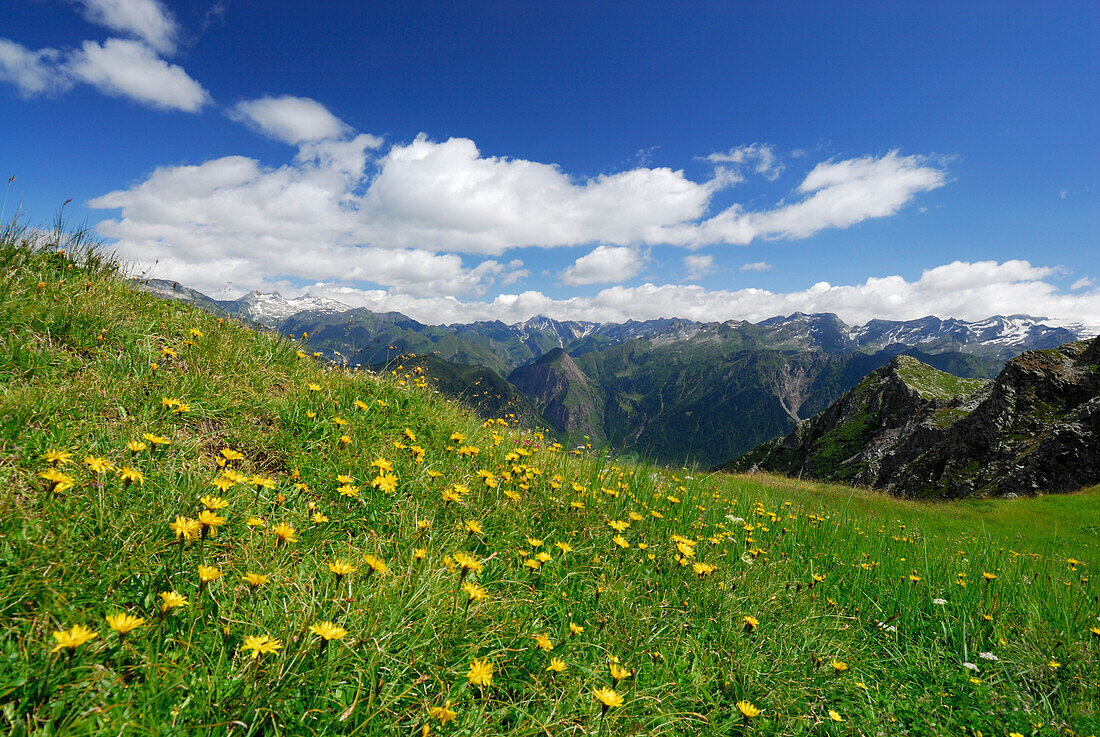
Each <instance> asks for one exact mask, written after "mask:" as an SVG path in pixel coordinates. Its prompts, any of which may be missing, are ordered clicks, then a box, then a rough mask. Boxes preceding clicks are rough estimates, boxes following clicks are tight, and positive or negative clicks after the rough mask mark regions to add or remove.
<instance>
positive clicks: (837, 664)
mask: <svg viewBox="0 0 1100 737" xmlns="http://www.w3.org/2000/svg"><path fill="white" fill-rule="evenodd" d="M829 665H831V666H832V668H833V672H834V673H842V672H843V671H846V670H848V664H847V663H845V662H844V661H843V660H837V659H836V658H833V659H832V660H830V661H829Z"/></svg>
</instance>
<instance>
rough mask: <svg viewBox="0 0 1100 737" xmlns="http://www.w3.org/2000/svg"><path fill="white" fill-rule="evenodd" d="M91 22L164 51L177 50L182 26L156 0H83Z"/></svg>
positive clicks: (85, 14)
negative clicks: (134, 37) (131, 36)
mask: <svg viewBox="0 0 1100 737" xmlns="http://www.w3.org/2000/svg"><path fill="white" fill-rule="evenodd" d="M80 1H81V5H82V6H83V7H84V17H85V18H87V19H88V20H89V21H91V22H92V23H96V24H98V25H101V26H105V27H107V28H110V29H111V30H114V31H121V32H122V33H128V34H130V35H133V36H136V37H137V38H139V39H141V40H143V41H145V43H147V44H148V45H149V46H151V47H153V48H154V49H156V50H157V51H159V52H160V53H162V54H171V53H173V52H174V51H175V50H176V40H177V38H178V37H179V32H180V31H179V25H178V24H177V23H176V19H175V18H174V17H173V16H172V13H171V12H169V10H168V9H167V8H165V7H164V6H163V5H162V4H161V3H159V2H157V0H80Z"/></svg>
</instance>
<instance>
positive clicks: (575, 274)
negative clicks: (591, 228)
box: [560, 246, 645, 287]
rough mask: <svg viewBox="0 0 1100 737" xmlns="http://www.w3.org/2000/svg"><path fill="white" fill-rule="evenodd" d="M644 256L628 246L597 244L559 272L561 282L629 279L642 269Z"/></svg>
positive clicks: (602, 281) (590, 282)
mask: <svg viewBox="0 0 1100 737" xmlns="http://www.w3.org/2000/svg"><path fill="white" fill-rule="evenodd" d="M644 261H645V260H644V258H643V257H642V255H641V254H640V253H639V252H638V251H637V249H634V248H630V247H629V246H622V247H615V246H597V247H596V248H595V249H593V250H592V251H591V252H589V253H588V254H586V255H584V256H581V257H580V258H578V259H577V260H576V261H574V262H573V265H572V266H570V267H569V268H567V269H565V270H564V271H563V272H561V275H560V276H561V280H562V283H563V284H568V285H569V286H572V287H576V286H580V285H582V284H606V283H607V282H623V281H626V280H627V279H631V278H633V277H634V276H636V275H637V274H638V272H639V271H641V270H642V265H643V264H644Z"/></svg>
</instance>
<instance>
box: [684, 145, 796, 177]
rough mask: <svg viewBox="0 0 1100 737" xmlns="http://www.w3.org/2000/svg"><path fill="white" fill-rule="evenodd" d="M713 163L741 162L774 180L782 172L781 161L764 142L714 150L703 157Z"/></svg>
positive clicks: (773, 150)
mask: <svg viewBox="0 0 1100 737" xmlns="http://www.w3.org/2000/svg"><path fill="white" fill-rule="evenodd" d="M703 158H704V159H705V160H706V161H709V162H711V163H713V164H741V165H747V166H749V167H750V168H751V169H752V170H753V171H754V172H756V173H757V174H761V175H763V176H764V178H765V179H767V180H769V181H772V182H774V181H775V180H776V179H778V178H779V175H780V174H782V173H783V169H784V166H783V163H782V162H781V161H779V157H778V156H776V155H775V149H774V148H772V147H771V146H770V145H768V144H766V143H754V144H752V145H749V146H738V147H737V148H731V149H730V150H729V151H725V152H720V151H719V152H715V153H712V154H709V155H707V156H704V157H703Z"/></svg>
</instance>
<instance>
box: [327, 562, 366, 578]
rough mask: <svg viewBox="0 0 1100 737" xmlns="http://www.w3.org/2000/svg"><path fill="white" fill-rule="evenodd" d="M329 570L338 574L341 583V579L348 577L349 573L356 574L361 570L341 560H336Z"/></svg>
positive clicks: (329, 566) (330, 564)
mask: <svg viewBox="0 0 1100 737" xmlns="http://www.w3.org/2000/svg"><path fill="white" fill-rule="evenodd" d="M328 569H329V570H330V571H332V572H333V573H335V574H336V580H337V581H339V580H340V579H341V578H343V577H344V576H346V575H348V574H349V573H355V572H356V571H357V570H359V569H358V568H356V567H355V566H353V565H351V564H350V563H345V562H344V561H342V560H340V559H339V558H337V559H336V560H334V561H333V562H332V563H329V564H328Z"/></svg>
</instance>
